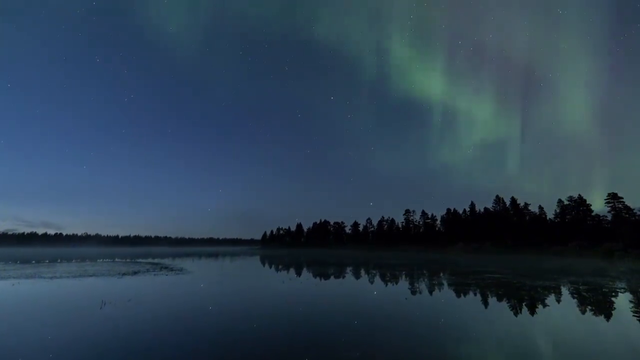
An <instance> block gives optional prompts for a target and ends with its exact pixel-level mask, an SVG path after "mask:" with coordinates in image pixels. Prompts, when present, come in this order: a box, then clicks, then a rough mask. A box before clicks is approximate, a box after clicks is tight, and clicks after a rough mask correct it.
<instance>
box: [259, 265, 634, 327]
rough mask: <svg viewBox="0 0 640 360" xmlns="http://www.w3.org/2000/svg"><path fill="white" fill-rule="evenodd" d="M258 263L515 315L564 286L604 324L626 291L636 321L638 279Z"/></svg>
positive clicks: (554, 298) (531, 310)
mask: <svg viewBox="0 0 640 360" xmlns="http://www.w3.org/2000/svg"><path fill="white" fill-rule="evenodd" d="M260 263H261V264H262V266H263V267H268V268H269V269H273V270H275V271H276V272H286V273H293V274H295V275H296V276H297V277H301V276H302V275H303V274H304V273H305V272H306V273H308V274H310V275H311V276H312V277H313V278H314V279H318V280H321V281H322V280H324V281H328V280H332V279H345V278H347V277H348V276H350V277H352V278H354V279H355V280H360V279H365V280H366V281H368V282H369V283H370V284H372V285H373V284H374V283H375V282H376V281H380V282H382V283H383V284H384V285H385V286H389V285H392V286H395V285H400V283H406V284H407V285H408V290H409V292H410V293H411V295H413V296H415V295H419V294H424V293H427V294H429V295H433V294H434V293H436V292H443V291H444V290H445V289H449V290H450V291H452V292H453V293H454V294H455V296H456V297H457V298H463V297H468V296H471V295H473V296H474V297H479V298H480V302H481V303H482V305H483V306H484V308H485V309H486V308H488V307H489V299H494V300H496V301H497V302H498V303H504V304H506V305H507V307H508V308H509V310H510V311H511V312H512V313H513V315H515V316H516V317H517V316H519V315H522V314H523V313H525V312H526V313H528V314H529V315H531V316H535V315H536V314H537V313H538V311H539V310H540V309H544V308H547V307H549V302H556V303H557V304H560V302H561V301H562V298H563V289H564V290H566V293H568V295H569V297H571V299H573V300H574V301H575V304H576V306H577V308H578V310H579V311H580V313H581V314H583V315H585V314H587V313H589V314H591V315H593V316H595V317H602V318H604V319H605V320H606V321H607V322H608V321H610V320H611V318H612V317H613V312H614V311H615V309H616V307H615V300H616V298H617V297H618V296H619V295H620V294H624V293H628V294H629V295H630V297H631V300H630V307H631V313H632V315H633V317H634V318H635V319H636V320H638V322H640V282H638V281H626V282H625V283H626V285H623V283H622V282H620V281H619V279H616V278H614V277H613V276H609V277H606V278H604V279H599V280H591V279H585V278H584V277H579V276H575V277H571V276H566V277H558V276H545V275H544V274H535V275H534V276H533V275H532V276H524V275H523V276H516V275H507V274H505V273H503V274H501V273H500V271H481V270H477V269H473V268H469V269H464V268H457V267H453V266H448V265H445V264H418V263H416V264H393V263H386V264H385V263H383V262H380V263H376V262H373V261H353V260H348V261H347V260H345V261H341V260H335V259H333V260H331V259H325V258H323V259H316V258H301V257H297V258H296V257H294V256H282V255H269V254H266V255H265V254H263V255H260Z"/></svg>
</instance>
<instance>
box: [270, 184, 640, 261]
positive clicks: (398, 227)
mask: <svg viewBox="0 0 640 360" xmlns="http://www.w3.org/2000/svg"><path fill="white" fill-rule="evenodd" d="M605 206H606V208H607V213H608V215H604V214H598V213H596V212H595V211H594V210H593V208H592V205H591V204H590V203H589V202H588V201H587V199H585V198H584V197H583V196H582V195H577V196H568V197H567V198H566V199H564V200H562V199H558V201H557V203H556V207H555V209H554V210H553V213H552V214H551V215H548V214H547V211H546V210H545V209H544V207H542V206H541V205H540V206H538V207H537V208H536V209H532V207H531V204H529V203H527V202H524V203H521V202H520V201H519V200H518V199H517V198H515V197H513V196H512V197H511V198H509V200H508V201H507V200H505V198H503V197H502V196H500V195H496V196H495V198H494V199H493V202H492V204H491V207H484V208H482V209H480V208H478V206H477V205H476V204H475V203H474V202H473V201H472V202H471V203H470V204H469V206H468V207H467V208H465V209H462V210H459V209H456V208H448V209H446V211H445V213H444V214H442V215H441V216H437V215H436V214H433V213H427V212H426V211H424V210H422V211H421V212H420V214H417V213H416V211H415V210H410V209H406V210H405V211H404V214H403V216H402V220H400V221H398V220H396V219H394V218H393V217H384V216H383V217H381V218H380V219H379V220H378V221H377V222H375V223H374V222H373V220H372V219H371V218H368V219H366V221H365V222H364V224H360V223H359V222H358V221H354V222H353V223H351V224H350V225H347V224H346V223H345V222H343V221H334V222H331V221H329V220H320V221H317V222H314V223H313V224H312V225H311V226H309V227H307V228H305V227H304V226H303V225H302V223H297V224H296V225H295V227H294V228H293V229H292V228H291V227H278V228H276V229H275V230H271V231H269V232H266V231H265V232H264V233H263V234H262V237H261V239H260V241H261V244H262V245H263V246H291V247H302V246H307V247H326V246H343V245H353V246H367V245H369V246H371V245H373V246H420V247H436V248H437V247H440V248H444V247H449V246H456V245H470V246H472V247H478V246H484V245H491V246H493V247H507V248H514V247H515V248H545V247H559V246H569V245H572V246H575V247H578V248H601V247H603V246H605V245H606V247H607V248H608V249H610V250H611V251H612V252H615V251H628V250H633V251H635V250H639V249H640V216H639V214H638V212H637V211H636V210H634V209H633V208H632V207H631V206H629V205H628V204H627V203H626V202H625V200H624V198H623V197H622V196H620V195H619V194H618V193H615V192H611V193H609V194H607V196H606V198H605Z"/></svg>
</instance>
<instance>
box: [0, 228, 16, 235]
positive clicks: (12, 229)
mask: <svg viewBox="0 0 640 360" xmlns="http://www.w3.org/2000/svg"><path fill="white" fill-rule="evenodd" d="M15 232H20V229H16V228H8V229H3V230H0V234H3V233H4V234H10V233H15Z"/></svg>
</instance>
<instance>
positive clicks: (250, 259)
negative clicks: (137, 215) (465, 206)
mask: <svg viewBox="0 0 640 360" xmlns="http://www.w3.org/2000/svg"><path fill="white" fill-rule="evenodd" d="M0 262H1V264H0V311H1V312H2V315H1V316H0V358H1V359H3V360H5V359H6V360H9V359H16V360H18V359H22V360H31V359H55V358H58V359H65V360H74V359H78V360H86V359H92V360H100V359H105V360H106V359H109V360H112V359H135V360H139V359H154V360H161V359H207V360H210V359H278V360H288V359H291V360H294V359H295V360H316V359H327V360H339V359H351V360H356V359H360V360H369V359H394V360H395V359H403V360H409V359H465V360H466V359H483V360H489V359H490V360H497V359H505V360H506V359H509V360H512V359H519V360H527V359H563V360H566V359H598V360H600V359H605V358H611V359H634V360H637V359H640V279H639V277H640V272H639V271H638V268H637V267H636V266H635V265H632V264H631V263H620V262H617V263H613V262H605V261H599V260H584V259H567V258H552V257H549V258H547V257H530V256H497V255H496V256H486V255H483V256H480V255H459V256H454V255H439V256H438V255H434V254H420V253H377V252H354V251H346V250H344V251H337V250H336V251H331V250H261V249H243V248H218V249H215V248H214V249H211V248H210V249H170V248H164V249H160V248H140V249H99V248H76V249H0Z"/></svg>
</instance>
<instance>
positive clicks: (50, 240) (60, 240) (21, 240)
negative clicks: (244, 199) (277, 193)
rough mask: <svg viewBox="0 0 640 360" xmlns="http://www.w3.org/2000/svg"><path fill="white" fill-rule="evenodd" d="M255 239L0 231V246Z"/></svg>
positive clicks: (236, 243) (244, 241) (243, 241)
mask: <svg viewBox="0 0 640 360" xmlns="http://www.w3.org/2000/svg"><path fill="white" fill-rule="evenodd" d="M258 245H259V242H258V240H255V239H239V238H231V239H229V238H214V237H208V238H192V237H172V236H149V235H103V234H89V233H82V234H73V233H71V234H69V233H67V234H65V233H62V232H55V233H49V232H42V233H40V232H35V231H30V232H17V231H4V232H0V247H16V246H29V247H32V246H33V247H38V246H41V247H48V246H110V247H111V246H114V247H137V246H168V247H209V246H258Z"/></svg>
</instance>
